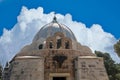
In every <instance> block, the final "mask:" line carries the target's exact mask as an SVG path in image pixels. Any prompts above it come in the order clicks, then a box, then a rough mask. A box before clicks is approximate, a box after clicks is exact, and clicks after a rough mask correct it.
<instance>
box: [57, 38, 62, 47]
mask: <svg viewBox="0 0 120 80" xmlns="http://www.w3.org/2000/svg"><path fill="white" fill-rule="evenodd" d="M61 46H62V40H61V38H60V39H57V49H59V48H60V47H61Z"/></svg>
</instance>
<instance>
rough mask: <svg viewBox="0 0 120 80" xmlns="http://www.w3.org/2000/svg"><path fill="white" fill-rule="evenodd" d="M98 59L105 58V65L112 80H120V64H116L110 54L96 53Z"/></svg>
mask: <svg viewBox="0 0 120 80" xmlns="http://www.w3.org/2000/svg"><path fill="white" fill-rule="evenodd" d="M95 54H96V55H97V56H98V57H103V59H104V65H105V68H106V71H107V74H108V76H109V79H110V80H120V64H117V63H115V61H114V60H113V59H112V58H111V56H110V55H109V53H102V52H100V51H95Z"/></svg>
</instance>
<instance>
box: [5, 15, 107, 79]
mask: <svg viewBox="0 0 120 80" xmlns="http://www.w3.org/2000/svg"><path fill="white" fill-rule="evenodd" d="M3 80H109V79H108V76H107V73H106V70H105V67H104V63H103V58H100V57H96V55H95V54H94V53H92V51H91V49H90V48H89V47H87V46H84V45H81V44H80V43H79V42H77V40H76V38H75V36H74V34H73V32H72V31H71V30H70V29H69V28H68V27H67V26H65V25H63V24H60V23H59V22H57V20H56V17H54V19H53V21H52V22H51V23H49V24H46V25H45V26H43V27H42V28H41V29H40V30H39V32H38V33H37V34H36V35H35V37H34V39H33V41H32V43H31V44H30V45H27V46H25V47H23V49H22V50H21V51H20V52H19V53H18V54H17V55H16V56H15V57H14V58H13V59H12V60H11V61H10V62H9V64H8V65H6V67H5V69H4V73H3Z"/></svg>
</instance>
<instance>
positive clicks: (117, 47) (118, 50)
mask: <svg viewBox="0 0 120 80" xmlns="http://www.w3.org/2000/svg"><path fill="white" fill-rule="evenodd" d="M114 49H115V52H116V53H117V54H118V56H119V57H120V40H119V41H118V42H117V43H116V44H115V45H114Z"/></svg>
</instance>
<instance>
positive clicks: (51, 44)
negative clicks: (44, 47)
mask: <svg viewBox="0 0 120 80" xmlns="http://www.w3.org/2000/svg"><path fill="white" fill-rule="evenodd" d="M49 48H50V49H52V48H53V42H52V41H50V43H49Z"/></svg>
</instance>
